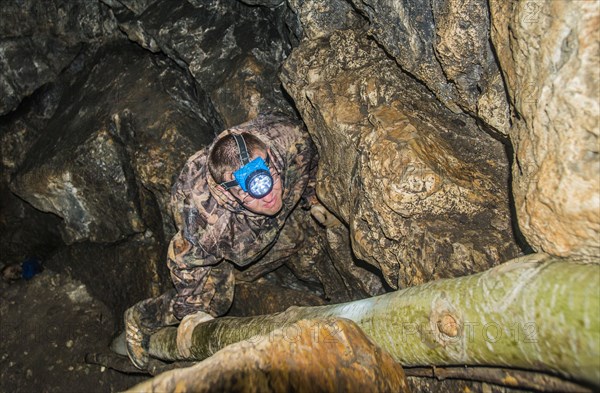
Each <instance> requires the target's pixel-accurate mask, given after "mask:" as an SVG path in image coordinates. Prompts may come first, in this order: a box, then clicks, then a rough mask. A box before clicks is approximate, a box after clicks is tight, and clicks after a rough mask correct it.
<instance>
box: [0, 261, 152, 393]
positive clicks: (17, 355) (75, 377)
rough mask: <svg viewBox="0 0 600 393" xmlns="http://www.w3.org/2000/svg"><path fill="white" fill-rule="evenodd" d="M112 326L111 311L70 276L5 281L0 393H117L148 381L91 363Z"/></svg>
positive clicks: (0, 308) (0, 298) (0, 292)
mask: <svg viewBox="0 0 600 393" xmlns="http://www.w3.org/2000/svg"><path fill="white" fill-rule="evenodd" d="M113 328H114V322H113V315H112V312H111V311H110V310H109V309H108V308H107V307H106V306H105V305H104V304H103V303H101V302H99V301H98V300H96V299H93V298H92V297H91V296H90V295H89V294H88V292H87V290H86V287H85V286H84V285H82V284H81V283H80V282H78V281H76V280H74V279H72V278H70V277H69V276H67V275H66V274H58V273H54V272H52V271H50V270H45V271H44V272H42V273H40V274H38V275H37V276H35V277H33V278H32V279H31V280H28V281H25V280H19V281H16V282H13V283H7V282H4V281H0V392H115V391H122V390H125V389H127V388H129V387H132V386H134V385H135V384H137V383H139V382H141V381H143V380H144V379H146V378H147V377H145V376H141V375H127V374H123V373H119V372H117V371H114V370H111V369H106V368H104V367H100V366H98V365H92V364H86V362H85V355H86V354H87V353H94V352H102V351H106V349H107V347H108V345H109V343H110V341H111V338H112V334H113Z"/></svg>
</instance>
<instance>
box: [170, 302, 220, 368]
mask: <svg viewBox="0 0 600 393" xmlns="http://www.w3.org/2000/svg"><path fill="white" fill-rule="evenodd" d="M211 319H214V317H213V316H212V315H210V314H207V313H205V312H202V311H198V312H195V313H194V314H189V315H186V316H185V317H183V319H182V320H181V323H180V324H179V327H178V328H177V350H178V351H179V354H180V355H181V356H183V357H184V358H186V359H187V358H189V357H190V356H191V355H192V354H191V352H190V347H191V346H192V333H194V328H195V327H196V326H198V325H199V324H201V323H202V322H206V321H210V320H211Z"/></svg>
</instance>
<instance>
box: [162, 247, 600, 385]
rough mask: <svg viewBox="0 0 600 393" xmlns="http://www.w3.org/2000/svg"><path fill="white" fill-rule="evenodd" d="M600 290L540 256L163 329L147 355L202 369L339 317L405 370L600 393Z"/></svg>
mask: <svg viewBox="0 0 600 393" xmlns="http://www.w3.org/2000/svg"><path fill="white" fill-rule="evenodd" d="M599 286H600V265H598V264H585V263H578V262H572V261H566V260H562V259H558V258H554V257H548V256H545V255H541V254H535V255H529V256H527V257H521V258H518V259H515V260H513V261H510V262H507V263H504V264H502V265H500V266H497V267H495V268H493V269H490V270H488V271H486V272H483V273H479V274H474V275H471V276H466V277H459V278H453V279H445V280H438V281H435V282H429V283H426V284H423V285H420V286H417V287H411V288H406V289H403V290H399V291H396V292H393V293H388V294H385V295H381V296H377V297H373V298H369V299H363V300H359V301H355V302H351V303H345V304H339V305H328V306H318V307H292V308H290V309H288V310H286V311H285V312H282V313H278V314H272V315H264V316H257V317H247V318H231V317H224V318H218V319H215V320H211V321H208V322H203V323H200V324H197V325H194V324H189V323H188V324H187V325H186V326H187V328H186V329H179V331H178V329H177V328H174V327H169V328H164V329H162V330H160V331H159V332H157V333H156V334H154V335H153V336H152V337H151V339H150V354H151V356H153V357H156V358H158V359H162V360H170V361H175V360H202V359H205V358H207V357H209V356H211V355H213V354H214V353H215V352H217V351H218V350H220V349H221V348H224V347H225V346H227V345H229V344H232V343H235V342H239V341H243V340H251V341H252V340H254V339H257V337H264V336H265V334H267V336H268V333H269V332H271V331H273V330H275V328H280V329H279V331H282V332H284V333H283V334H286V335H288V336H289V337H291V338H293V337H294V336H295V335H296V334H298V327H297V326H296V325H295V323H296V322H297V321H299V320H301V319H317V318H328V317H342V318H347V319H350V320H352V321H354V322H356V324H358V326H360V328H361V329H362V330H363V331H364V332H365V333H366V334H367V335H368V336H369V337H370V338H371V339H372V340H373V341H374V342H375V343H377V344H378V345H379V346H381V347H382V348H383V349H385V350H386V351H388V352H389V353H390V354H391V355H392V356H393V357H394V358H395V359H396V361H398V362H399V363H400V364H402V365H403V366H405V367H413V366H431V365H435V366H458V365H469V366H493V367H511V368H519V369H525V370H539V371H545V372H550V373H555V374H557V375H560V376H563V377H566V378H569V379H573V380H575V381H580V382H583V383H586V384H590V385H592V386H600V318H599V312H600V291H599V289H598V288H599ZM260 335H262V336H260ZM178 336H179V337H178ZM178 341H179V344H178Z"/></svg>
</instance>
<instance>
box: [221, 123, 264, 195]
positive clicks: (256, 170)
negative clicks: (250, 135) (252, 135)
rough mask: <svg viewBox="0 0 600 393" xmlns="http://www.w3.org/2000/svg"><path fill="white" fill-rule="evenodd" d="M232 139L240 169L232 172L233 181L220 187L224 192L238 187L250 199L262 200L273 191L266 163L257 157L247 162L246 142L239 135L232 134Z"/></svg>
mask: <svg viewBox="0 0 600 393" xmlns="http://www.w3.org/2000/svg"><path fill="white" fill-rule="evenodd" d="M233 138H234V139H235V141H236V143H237V145H238V150H239V152H240V161H241V162H242V167H241V168H239V169H238V170H237V171H235V172H233V177H234V179H235V180H232V181H229V182H225V183H221V185H222V186H223V187H224V188H225V189H226V190H229V189H230V188H232V187H236V186H239V187H240V188H241V189H242V190H244V192H247V193H248V194H250V196H251V197H252V198H255V199H261V198H264V197H265V196H267V195H268V194H269V192H271V190H272V189H273V177H272V176H271V172H270V170H269V167H268V166H267V163H266V162H265V160H263V158H262V157H257V158H255V159H254V160H252V162H249V155H248V148H247V147H246V141H244V138H243V137H242V136H241V135H235V134H233ZM267 160H268V156H267Z"/></svg>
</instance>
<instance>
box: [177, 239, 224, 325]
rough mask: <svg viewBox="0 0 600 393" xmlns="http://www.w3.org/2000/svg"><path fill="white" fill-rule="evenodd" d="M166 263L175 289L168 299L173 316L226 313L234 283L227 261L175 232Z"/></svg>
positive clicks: (178, 317)
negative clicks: (173, 294) (171, 300)
mask: <svg viewBox="0 0 600 393" xmlns="http://www.w3.org/2000/svg"><path fill="white" fill-rule="evenodd" d="M167 263H168V267H169V270H170V271H171V279H172V281H173V284H174V285H175V289H176V291H177V292H176V295H175V297H174V299H173V302H172V310H173V315H175V317H176V318H177V319H181V318H183V317H184V316H186V315H188V314H192V313H195V312H198V311H203V312H205V313H208V314H210V315H212V316H219V315H223V314H224V313H226V312H227V310H228V309H229V307H230V306H231V302H232V301H233V291H234V285H235V281H234V276H233V268H232V266H231V264H230V263H229V262H227V261H224V260H222V259H218V258H216V257H215V256H214V255H210V254H208V253H206V251H204V250H203V249H202V248H201V247H200V246H193V245H192V244H191V243H190V242H189V241H188V240H186V239H185V238H184V237H183V236H182V233H181V232H179V233H177V234H176V235H175V236H174V237H173V239H172V240H171V244H170V245H169V251H168V262H167Z"/></svg>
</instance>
